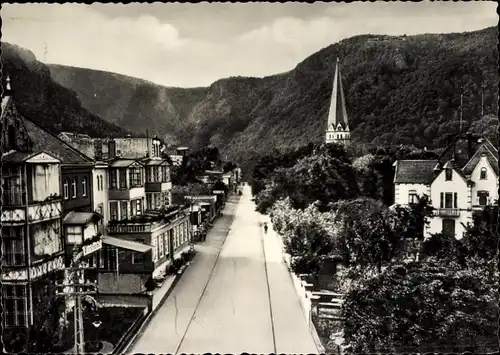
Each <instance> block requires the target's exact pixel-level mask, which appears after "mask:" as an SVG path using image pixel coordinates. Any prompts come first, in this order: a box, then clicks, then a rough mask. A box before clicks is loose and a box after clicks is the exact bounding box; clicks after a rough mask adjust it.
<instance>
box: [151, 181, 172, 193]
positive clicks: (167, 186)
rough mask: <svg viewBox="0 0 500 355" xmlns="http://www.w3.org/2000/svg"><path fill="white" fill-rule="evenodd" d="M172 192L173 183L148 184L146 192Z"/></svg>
mask: <svg viewBox="0 0 500 355" xmlns="http://www.w3.org/2000/svg"><path fill="white" fill-rule="evenodd" d="M170 190H172V182H170V181H168V182H146V192H163V191H170Z"/></svg>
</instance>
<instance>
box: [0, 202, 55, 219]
mask: <svg viewBox="0 0 500 355" xmlns="http://www.w3.org/2000/svg"><path fill="white" fill-rule="evenodd" d="M61 210H62V208H61V201H60V200H56V201H43V202H34V203H33V204H30V205H29V206H28V214H27V218H26V210H25V209H24V208H9V207H8V206H3V207H2V223H7V224H21V223H26V222H28V223H38V222H43V221H48V220H51V219H55V218H59V217H60V216H61Z"/></svg>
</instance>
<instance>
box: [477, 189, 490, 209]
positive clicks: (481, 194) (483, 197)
mask: <svg viewBox="0 0 500 355" xmlns="http://www.w3.org/2000/svg"><path fill="white" fill-rule="evenodd" d="M489 196H490V193H489V192H488V191H478V192H477V198H478V200H479V206H486V205H487V204H488V197H489Z"/></svg>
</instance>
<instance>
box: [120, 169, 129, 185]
mask: <svg viewBox="0 0 500 355" xmlns="http://www.w3.org/2000/svg"><path fill="white" fill-rule="evenodd" d="M118 172H119V180H120V189H126V188H127V170H126V169H120V170H118Z"/></svg>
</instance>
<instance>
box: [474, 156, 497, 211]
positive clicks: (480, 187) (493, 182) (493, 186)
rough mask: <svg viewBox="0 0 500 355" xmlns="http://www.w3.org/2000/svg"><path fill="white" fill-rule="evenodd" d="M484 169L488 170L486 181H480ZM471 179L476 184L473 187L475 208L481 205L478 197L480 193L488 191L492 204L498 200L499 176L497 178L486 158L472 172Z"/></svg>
mask: <svg viewBox="0 0 500 355" xmlns="http://www.w3.org/2000/svg"><path fill="white" fill-rule="evenodd" d="M482 168H486V179H484V180H481V179H480V173H481V169H482ZM470 178H471V180H472V181H474V183H475V185H474V186H473V187H472V205H473V206H478V205H479V198H478V196H477V192H478V191H488V192H489V193H490V201H491V203H493V202H494V201H495V200H496V199H498V176H496V174H495V171H494V170H493V169H492V167H491V165H490V163H489V162H488V160H487V159H486V157H481V160H480V161H479V163H478V164H477V166H476V167H475V168H474V170H473V171H472V174H471V177H470Z"/></svg>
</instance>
